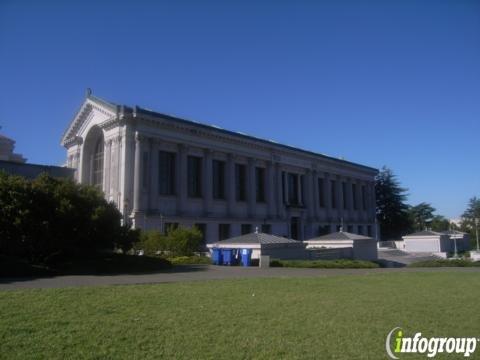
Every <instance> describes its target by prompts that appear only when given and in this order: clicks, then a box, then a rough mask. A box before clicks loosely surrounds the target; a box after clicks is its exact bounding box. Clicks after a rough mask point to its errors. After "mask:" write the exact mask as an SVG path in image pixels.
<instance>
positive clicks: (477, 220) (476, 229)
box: [475, 218, 480, 251]
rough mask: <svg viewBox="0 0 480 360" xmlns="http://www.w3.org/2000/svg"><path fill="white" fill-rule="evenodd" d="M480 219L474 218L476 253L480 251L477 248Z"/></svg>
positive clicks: (479, 248)
mask: <svg viewBox="0 0 480 360" xmlns="http://www.w3.org/2000/svg"><path fill="white" fill-rule="evenodd" d="M479 221H480V219H479V218H475V235H476V237H477V251H480V247H479V246H478V223H479Z"/></svg>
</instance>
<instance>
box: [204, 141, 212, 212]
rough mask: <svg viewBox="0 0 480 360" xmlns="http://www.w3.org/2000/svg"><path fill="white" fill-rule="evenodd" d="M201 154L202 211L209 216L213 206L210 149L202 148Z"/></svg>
mask: <svg viewBox="0 0 480 360" xmlns="http://www.w3.org/2000/svg"><path fill="white" fill-rule="evenodd" d="M203 154H204V155H203V174H202V175H203V184H202V186H203V212H204V213H205V216H209V215H211V214H212V207H213V169H212V151H211V150H210V149H204V150H203Z"/></svg>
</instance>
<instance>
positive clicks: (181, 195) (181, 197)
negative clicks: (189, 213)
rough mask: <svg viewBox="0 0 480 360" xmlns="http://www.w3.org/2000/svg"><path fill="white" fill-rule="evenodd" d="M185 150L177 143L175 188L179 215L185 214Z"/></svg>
mask: <svg viewBox="0 0 480 360" xmlns="http://www.w3.org/2000/svg"><path fill="white" fill-rule="evenodd" d="M187 152H188V149H187V147H186V146H185V145H183V144H178V156H177V164H176V165H177V166H176V174H177V179H176V188H177V212H178V214H179V215H183V214H185V212H186V210H187V195H188V194H187V191H188V189H187V181H188V179H187V176H188V164H187Z"/></svg>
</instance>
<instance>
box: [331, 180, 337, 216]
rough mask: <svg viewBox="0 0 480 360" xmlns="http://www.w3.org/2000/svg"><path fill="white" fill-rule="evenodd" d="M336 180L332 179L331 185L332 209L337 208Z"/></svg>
mask: <svg viewBox="0 0 480 360" xmlns="http://www.w3.org/2000/svg"><path fill="white" fill-rule="evenodd" d="M336 185H337V184H336V183H335V180H331V181H330V187H331V200H332V209H335V208H336V207H337V187H336Z"/></svg>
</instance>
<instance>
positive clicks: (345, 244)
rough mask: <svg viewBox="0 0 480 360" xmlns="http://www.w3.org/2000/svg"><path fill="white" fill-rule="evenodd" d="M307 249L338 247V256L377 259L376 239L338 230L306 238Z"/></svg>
mask: <svg viewBox="0 0 480 360" xmlns="http://www.w3.org/2000/svg"><path fill="white" fill-rule="evenodd" d="M305 243H306V244H307V250H319V249H338V250H339V251H338V257H339V258H351V259H355V260H377V259H378V252H377V241H376V240H375V239H373V238H371V237H368V236H363V235H358V234H352V233H349V232H344V231H339V232H334V233H331V234H327V235H323V236H319V237H316V238H313V239H309V240H306V241H305Z"/></svg>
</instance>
